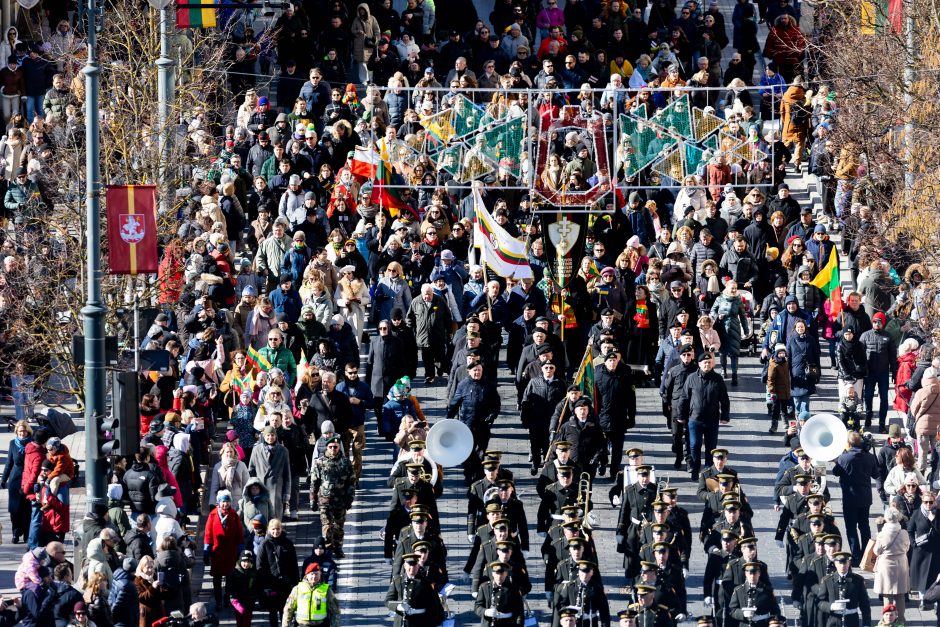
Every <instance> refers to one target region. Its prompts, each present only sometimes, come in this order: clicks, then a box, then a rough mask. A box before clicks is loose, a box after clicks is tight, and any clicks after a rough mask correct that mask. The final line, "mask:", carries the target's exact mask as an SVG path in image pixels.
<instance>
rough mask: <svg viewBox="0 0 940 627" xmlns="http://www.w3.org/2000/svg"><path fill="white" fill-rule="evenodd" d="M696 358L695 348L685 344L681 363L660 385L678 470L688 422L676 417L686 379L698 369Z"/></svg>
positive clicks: (683, 449)
mask: <svg viewBox="0 0 940 627" xmlns="http://www.w3.org/2000/svg"><path fill="white" fill-rule="evenodd" d="M694 358H695V349H693V348H692V346H690V345H686V346H683V347H682V348H681V349H680V350H679V359H680V362H681V363H678V364H676V365H675V366H673V367H672V368H670V369H669V371H668V372H666V376H665V377H663V382H662V383H661V384H660V386H659V395H660V396H661V397H662V399H663V415H664V416H665V417H666V423H667V425H668V426H669V428H670V430H671V431H672V452H673V454H674V455H675V456H676V459H675V461H674V462H673V468H675V469H676V470H679V469H680V468H681V467H682V459H683V453H684V451H685V446H684V444H683V442H684V441H685V438H686V423H685V421H683V420H677V419H676V418H678V413H679V408H680V407H681V406H682V390H683V389H684V388H685V381H686V379H688V378H689V375H691V374H692V373H694V372H695V371H696V370H697V369H698V368H697V366H696V365H695V359H694Z"/></svg>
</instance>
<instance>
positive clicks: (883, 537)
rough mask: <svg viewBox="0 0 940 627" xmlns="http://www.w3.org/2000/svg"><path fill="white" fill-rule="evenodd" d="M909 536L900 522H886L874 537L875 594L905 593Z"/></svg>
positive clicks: (907, 586)
mask: <svg viewBox="0 0 940 627" xmlns="http://www.w3.org/2000/svg"><path fill="white" fill-rule="evenodd" d="M910 546H911V538H910V535H908V533H907V529H904V528H903V527H902V526H901V525H900V523H896V522H886V523H885V525H884V527H882V528H881V531H879V532H878V535H877V536H876V537H875V555H877V556H878V558H877V559H876V560H875V586H874V591H875V594H878V595H890V594H907V593H908V592H909V591H910V576H909V575H910V569H909V567H908V562H907V551H908V549H910Z"/></svg>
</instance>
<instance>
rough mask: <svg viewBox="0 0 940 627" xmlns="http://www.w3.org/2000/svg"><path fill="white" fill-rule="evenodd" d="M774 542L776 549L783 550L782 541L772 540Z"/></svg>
mask: <svg viewBox="0 0 940 627" xmlns="http://www.w3.org/2000/svg"><path fill="white" fill-rule="evenodd" d="M774 542H776V543H777V547H778V548H781V549H782V548H783V540H774Z"/></svg>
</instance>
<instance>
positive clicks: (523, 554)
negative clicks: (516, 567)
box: [522, 551, 529, 559]
mask: <svg viewBox="0 0 940 627" xmlns="http://www.w3.org/2000/svg"><path fill="white" fill-rule="evenodd" d="M522 557H524V558H526V559H529V552H528V551H523V552H522Z"/></svg>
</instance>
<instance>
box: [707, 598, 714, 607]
mask: <svg viewBox="0 0 940 627" xmlns="http://www.w3.org/2000/svg"><path fill="white" fill-rule="evenodd" d="M714 603H715V600H714V599H712V598H711V597H705V607H711V606H712V605H713V604H714Z"/></svg>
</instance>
